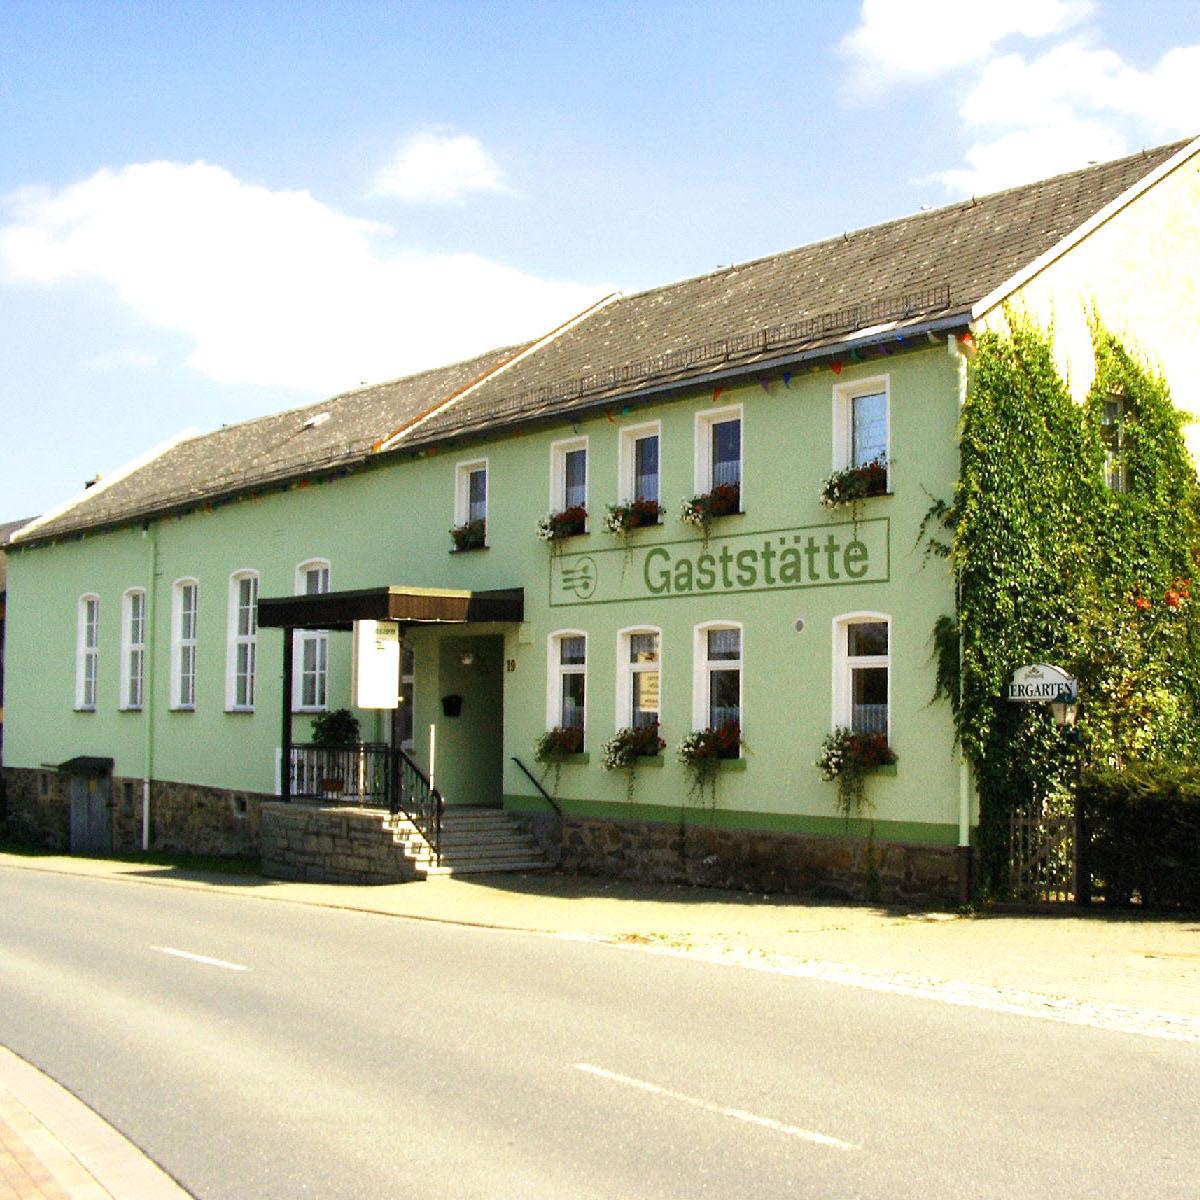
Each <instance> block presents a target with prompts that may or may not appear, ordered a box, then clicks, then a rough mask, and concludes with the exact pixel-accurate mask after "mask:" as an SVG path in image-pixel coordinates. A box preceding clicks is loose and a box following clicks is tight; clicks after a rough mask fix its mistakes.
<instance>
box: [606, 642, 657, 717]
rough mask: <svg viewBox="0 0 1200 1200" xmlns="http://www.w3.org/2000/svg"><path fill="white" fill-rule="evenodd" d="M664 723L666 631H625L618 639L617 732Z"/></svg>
mask: <svg viewBox="0 0 1200 1200" xmlns="http://www.w3.org/2000/svg"><path fill="white" fill-rule="evenodd" d="M661 722H662V631H661V630H659V629H652V628H634V629H623V630H621V632H620V633H619V634H618V635H617V728H618V729H622V728H624V727H626V726H628V727H630V728H632V729H643V728H645V727H646V726H648V725H658V724H661Z"/></svg>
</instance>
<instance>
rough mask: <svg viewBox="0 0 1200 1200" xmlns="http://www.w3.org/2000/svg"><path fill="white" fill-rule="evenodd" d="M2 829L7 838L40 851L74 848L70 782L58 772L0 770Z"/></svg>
mask: <svg viewBox="0 0 1200 1200" xmlns="http://www.w3.org/2000/svg"><path fill="white" fill-rule="evenodd" d="M0 789H2V791H3V797H4V800H3V805H2V806H0V828H2V829H3V830H4V832H5V834H6V835H7V836H8V837H11V838H12V839H13V840H14V841H18V842H20V843H22V844H23V845H26V846H33V847H36V848H37V849H39V850H67V849H68V848H69V847H70V845H71V802H70V800H69V799H68V797H67V779H66V776H64V775H60V774H59V773H58V772H57V771H31V770H24V769H21V768H18V767H4V768H3V769H0Z"/></svg>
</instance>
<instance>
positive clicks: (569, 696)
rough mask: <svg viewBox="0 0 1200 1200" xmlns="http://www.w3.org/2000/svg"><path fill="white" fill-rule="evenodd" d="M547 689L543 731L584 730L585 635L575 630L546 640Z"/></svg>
mask: <svg viewBox="0 0 1200 1200" xmlns="http://www.w3.org/2000/svg"><path fill="white" fill-rule="evenodd" d="M549 662H550V671H549V689H548V692H547V696H546V728H547V729H554V728H555V727H558V728H560V729H579V730H583V729H586V728H587V634H586V633H583V632H581V631H580V630H577V629H564V630H560V631H559V632H558V633H552V634H551V635H550V639H549Z"/></svg>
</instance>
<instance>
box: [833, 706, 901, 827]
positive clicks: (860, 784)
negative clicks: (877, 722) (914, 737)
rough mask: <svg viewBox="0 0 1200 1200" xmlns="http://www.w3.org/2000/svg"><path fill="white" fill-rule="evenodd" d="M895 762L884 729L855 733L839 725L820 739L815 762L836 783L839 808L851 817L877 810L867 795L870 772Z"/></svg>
mask: <svg viewBox="0 0 1200 1200" xmlns="http://www.w3.org/2000/svg"><path fill="white" fill-rule="evenodd" d="M895 762H896V752H895V751H894V750H893V749H892V748H891V746H889V745H888V741H887V738H886V737H885V736H884V735H883V734H882V733H855V732H854V731H853V730H851V729H847V728H846V727H845V726H844V725H839V726H838V727H837V728H836V729H835V730H834V731H833V732H832V733H830V734H828V735H827V736H826V738H825V740H824V741H823V742H822V743H821V754H820V757H819V758H818V759H817V761H816V762H815V763H814V764H813V765H814V766H815V767H816V768H817V769H818V770H819V771H820V772H821V778H822V779H824V780H825V782H826V783H836V784H837V807H838V812H840V813H841V814H842V816H844V817H845V818H846V820H849V819H850V818H851V817H860V816H862V815H863V814H864V813H867V812H874V811H875V805H874V802H873V801H871V800H870V799H869V798H868V797H867V776H868V775H870V774H871V772H872V771H876V770H878V769H879V768H880V767H890V766H891V765H892V764H893V763H895Z"/></svg>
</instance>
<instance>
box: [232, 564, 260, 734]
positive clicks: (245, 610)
mask: <svg viewBox="0 0 1200 1200" xmlns="http://www.w3.org/2000/svg"><path fill="white" fill-rule="evenodd" d="M227 628H228V631H229V633H228V650H227V654H226V663H225V707H226V708H228V709H230V710H231V711H233V712H253V711H254V684H255V668H256V665H257V658H258V572H257V571H235V572H234V573H233V575H231V576H230V578H229V620H228V625H227Z"/></svg>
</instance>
